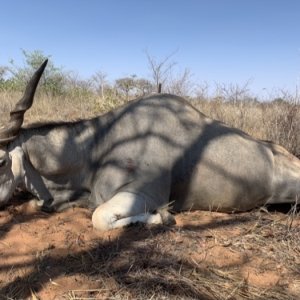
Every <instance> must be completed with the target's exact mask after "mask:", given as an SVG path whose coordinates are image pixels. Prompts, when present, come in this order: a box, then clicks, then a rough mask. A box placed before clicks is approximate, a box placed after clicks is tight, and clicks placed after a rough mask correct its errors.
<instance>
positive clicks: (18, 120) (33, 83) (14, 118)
mask: <svg viewBox="0 0 300 300" xmlns="http://www.w3.org/2000/svg"><path fill="white" fill-rule="evenodd" d="M47 62H48V59H46V60H45V61H44V62H43V64H42V65H41V66H40V67H39V69H38V70H37V71H35V73H34V74H33V76H32V77H31V79H30V81H29V82H28V84H27V86H26V89H25V93H24V95H23V97H22V98H21V99H20V100H19V101H18V102H17V104H16V105H15V108H14V109H13V110H12V111H11V112H10V119H9V121H8V124H7V126H5V127H4V128H0V144H2V145H5V144H7V143H9V142H10V141H13V140H14V139H15V138H16V137H17V136H18V134H19V131H20V128H21V126H22V124H23V121H24V114H25V112H26V110H28V109H29V108H30V107H31V105H32V103H33V98H34V94H35V90H36V87H37V85H38V83H39V81H40V78H41V76H42V74H43V72H44V70H45V67H46V65H47Z"/></svg>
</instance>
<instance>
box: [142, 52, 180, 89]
mask: <svg viewBox="0 0 300 300" xmlns="http://www.w3.org/2000/svg"><path fill="white" fill-rule="evenodd" d="M176 52H177V51H174V52H173V53H171V54H170V55H168V56H166V57H165V58H164V59H162V60H158V59H157V58H156V57H154V56H153V55H150V54H149V52H148V51H146V55H147V59H148V66H149V69H150V72H151V77H152V80H153V82H154V85H155V87H156V91H158V90H159V85H160V84H161V85H162V87H164V85H165V84H166V82H167V81H168V79H169V78H170V74H171V72H172V69H173V68H174V66H175V65H176V62H174V61H172V60H171V58H172V57H173V56H174V54H175V53H176Z"/></svg>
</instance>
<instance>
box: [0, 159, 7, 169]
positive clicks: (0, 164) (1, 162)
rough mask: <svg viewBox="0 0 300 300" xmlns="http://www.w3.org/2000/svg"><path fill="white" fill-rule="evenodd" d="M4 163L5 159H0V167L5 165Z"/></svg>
mask: <svg viewBox="0 0 300 300" xmlns="http://www.w3.org/2000/svg"><path fill="white" fill-rule="evenodd" d="M6 163H7V161H6V159H0V168H2V167H4V166H6Z"/></svg>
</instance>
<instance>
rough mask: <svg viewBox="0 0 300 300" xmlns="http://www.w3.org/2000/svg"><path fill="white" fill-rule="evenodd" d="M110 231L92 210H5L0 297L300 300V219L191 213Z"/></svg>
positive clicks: (0, 231)
mask: <svg viewBox="0 0 300 300" xmlns="http://www.w3.org/2000/svg"><path fill="white" fill-rule="evenodd" d="M176 223H177V224H176V225H174V226H170V227H169V226H150V227H149V226H148V227H145V226H143V225H135V226H131V227H128V228H125V229H122V230H113V231H109V232H105V233H101V232H98V231H96V230H94V229H93V227H92V223H91V212H90V211H89V210H87V209H81V208H76V209H70V210H68V211H65V212H63V213H54V214H46V213H42V212H36V211H32V209H31V208H30V207H29V205H28V204H27V203H21V204H18V203H17V204H16V203H15V204H12V205H10V206H8V207H6V208H5V209H3V210H1V211H0V259H1V260H0V288H1V290H0V299H33V300H36V299H49V300H51V299H73V300H74V299H300V245H299V242H300V217H299V214H298V215H295V216H294V217H293V218H291V216H290V215H287V214H285V213H282V212H280V213H279V212H272V213H268V212H265V211H258V210H257V211H253V212H249V213H243V214H231V215H230V214H221V213H212V212H203V211H198V212H187V213H182V214H179V215H177V216H176Z"/></svg>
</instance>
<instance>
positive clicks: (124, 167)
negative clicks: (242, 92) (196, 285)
mask: <svg viewBox="0 0 300 300" xmlns="http://www.w3.org/2000/svg"><path fill="white" fill-rule="evenodd" d="M46 64H47V61H45V62H44V63H43V64H42V65H41V67H40V68H39V69H38V70H37V71H36V72H35V74H34V75H33V77H32V78H31V80H30V81H29V83H28V85H27V87H26V90H25V93H24V96H23V97H22V99H21V100H19V102H17V104H16V105H15V107H14V109H13V110H12V111H11V112H10V119H9V121H8V123H7V124H6V125H5V126H4V127H2V128H1V129H0V204H1V205H2V206H3V205H4V204H5V203H7V202H8V201H9V199H10V198H11V197H12V195H13V193H14V192H15V191H16V190H24V191H27V192H29V193H31V194H32V195H33V196H34V197H35V199H36V203H37V205H38V206H39V207H40V208H41V209H42V210H45V211H49V212H50V211H61V210H63V209H65V208H68V207H70V206H84V207H89V208H91V209H93V210H94V212H93V215H92V222H93V225H94V227H95V228H97V229H99V230H109V229H113V228H119V227H124V226H126V225H129V224H132V223H136V222H142V223H146V224H160V223H169V222H172V220H173V219H172V217H171V214H170V213H169V212H168V208H169V207H171V208H172V210H173V211H174V212H180V211H184V210H217V211H221V212H235V211H247V210H250V209H252V208H255V207H259V206H261V205H264V204H267V203H293V202H295V201H296V200H297V195H299V194H300V161H299V159H297V158H296V157H295V156H293V155H292V154H290V153H289V152H288V151H287V150H285V149H284V148H283V147H281V146H278V145H275V144H273V143H270V142H265V141H260V140H256V139H254V138H252V137H251V136H249V135H247V134H246V133H244V132H242V131H241V130H239V129H236V128H232V127H229V126H227V125H225V124H223V123H222V122H219V121H216V120H212V119H210V118H208V117H207V116H205V115H204V114H202V113H201V112H199V111H198V110H197V109H195V108H194V107H193V106H192V105H190V104H189V103H188V102H187V101H186V100H184V99H182V98H180V97H177V96H174V95H169V94H158V95H151V96H148V97H142V98H139V99H136V100H133V101H131V102H129V103H127V104H126V105H124V106H122V107H119V108H117V109H115V110H113V111H111V112H109V113H106V114H104V115H101V116H98V117H95V118H92V119H88V120H80V121H76V122H60V123H59V122H58V123H45V124H40V125H32V126H29V127H26V128H22V123H23V119H24V114H25V112H26V111H27V110H28V109H29V108H30V107H31V105H32V103H33V98H34V94H35V90H36V88H37V85H38V82H39V79H40V77H41V76H42V73H43V71H44V69H45V67H46Z"/></svg>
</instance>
